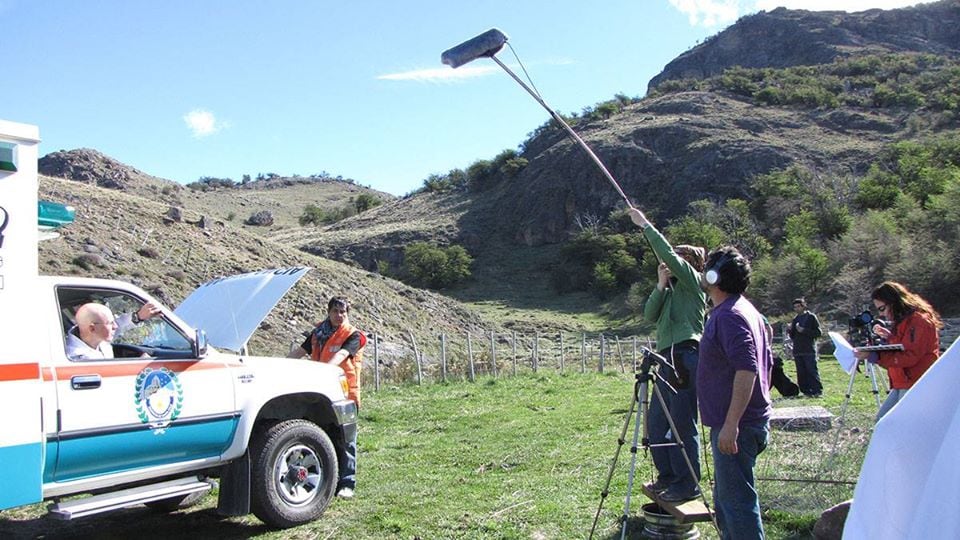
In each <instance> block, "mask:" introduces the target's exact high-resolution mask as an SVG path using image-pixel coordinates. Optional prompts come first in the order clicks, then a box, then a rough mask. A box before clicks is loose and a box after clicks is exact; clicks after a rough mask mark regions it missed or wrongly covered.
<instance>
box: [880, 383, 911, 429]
mask: <svg viewBox="0 0 960 540" xmlns="http://www.w3.org/2000/svg"><path fill="white" fill-rule="evenodd" d="M906 394H907V391H906V389H900V390H897V389H891V390H890V395H888V396H887V399H885V400H883V405H881V406H880V410H879V411H877V419H876V421H877V422H879V421H880V419H881V418H883V415H885V414H887V413H888V412H890V409H892V408H893V406H894V405H896V404H897V403H899V402H900V400H901V399H903V396H905V395H906Z"/></svg>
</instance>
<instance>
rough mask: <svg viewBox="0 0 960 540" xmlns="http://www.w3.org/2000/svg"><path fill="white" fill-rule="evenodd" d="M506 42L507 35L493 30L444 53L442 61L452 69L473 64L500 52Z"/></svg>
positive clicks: (441, 56) (441, 57)
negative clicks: (478, 59)
mask: <svg viewBox="0 0 960 540" xmlns="http://www.w3.org/2000/svg"><path fill="white" fill-rule="evenodd" d="M506 42H507V36H506V34H504V33H503V32H501V31H500V30H497V29H496V28H491V29H490V30H487V31H486V32H484V33H482V34H480V35H479V36H477V37H475V38H473V39H468V40H467V41H464V42H463V43H461V44H459V45H457V46H455V47H451V48H449V49H447V50H445V51H443V54H441V55H440V61H441V62H443V63H444V64H446V65H448V66H450V67H452V68H458V67H460V66H462V65H464V64H466V63H468V62H473V61H474V60H476V59H477V58H490V57H492V56H493V55H495V54H497V53H498V52H500V49H502V48H503V45H504V44H505V43H506Z"/></svg>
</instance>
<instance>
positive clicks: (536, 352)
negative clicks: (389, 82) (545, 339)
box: [533, 330, 540, 373]
mask: <svg viewBox="0 0 960 540" xmlns="http://www.w3.org/2000/svg"><path fill="white" fill-rule="evenodd" d="M539 366H540V331H539V330H537V331H536V332H534V335H533V372H534V373H536V372H537V368H538V367H539Z"/></svg>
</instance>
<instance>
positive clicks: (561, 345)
mask: <svg viewBox="0 0 960 540" xmlns="http://www.w3.org/2000/svg"><path fill="white" fill-rule="evenodd" d="M560 373H563V332H560Z"/></svg>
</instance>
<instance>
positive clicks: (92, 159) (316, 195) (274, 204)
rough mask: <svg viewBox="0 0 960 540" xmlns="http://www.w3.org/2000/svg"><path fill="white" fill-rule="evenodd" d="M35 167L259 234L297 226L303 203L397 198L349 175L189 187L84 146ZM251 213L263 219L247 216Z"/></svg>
mask: <svg viewBox="0 0 960 540" xmlns="http://www.w3.org/2000/svg"><path fill="white" fill-rule="evenodd" d="M38 168H39V172H40V174H42V175H46V176H49V177H52V178H64V179H67V180H73V181H76V182H82V183H85V184H89V185H92V186H98V187H102V188H105V189H112V190H116V191H122V192H124V193H127V194H130V195H137V196H140V197H144V198H147V199H150V200H155V201H160V202H163V203H166V204H170V205H171V206H174V207H177V208H180V209H182V210H187V211H194V212H197V213H199V214H200V215H202V216H206V217H207V218H208V219H210V220H214V221H224V222H232V223H233V224H234V225H236V226H238V227H243V228H244V229H246V230H248V231H250V232H252V233H254V234H263V235H269V234H272V233H274V232H276V231H278V230H283V229H288V228H292V227H298V226H299V224H298V220H299V218H300V216H301V215H302V214H303V212H304V207H305V206H306V205H307V204H313V205H315V206H317V207H319V208H321V209H323V210H325V211H329V212H335V211H340V210H342V209H344V208H346V207H348V206H350V204H351V203H352V202H353V201H355V200H356V198H357V196H359V195H360V194H366V195H368V196H370V197H372V198H373V199H375V200H376V201H379V202H381V203H382V202H388V201H392V200H394V199H396V197H395V196H393V195H391V194H389V193H386V192H383V191H378V190H375V189H371V188H369V187H365V186H361V185H359V184H356V183H354V182H353V181H352V180H344V179H342V178H332V177H329V176H310V177H301V176H295V177H284V176H279V175H276V174H270V175H266V176H265V177H264V178H262V179H257V180H253V181H250V182H234V181H232V180H223V181H219V182H215V183H211V184H203V183H202V182H197V183H195V184H193V185H192V187H185V186H183V185H182V184H178V183H176V182H174V181H172V180H167V179H164V178H158V177H156V176H152V175H150V174H147V173H145V172H143V171H140V170H138V169H136V168H134V167H131V166H129V165H126V164H124V163H121V162H119V161H117V160H116V159H114V158H112V157H110V156H107V155H104V154H102V153H101V152H98V151H96V150H91V149H89V148H81V149H76V150H60V151H57V152H53V153H50V154H47V155H46V156H43V157H42V158H40V160H39V161H38ZM255 215H259V216H263V217H264V219H262V220H257V219H251V218H253V216H255Z"/></svg>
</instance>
